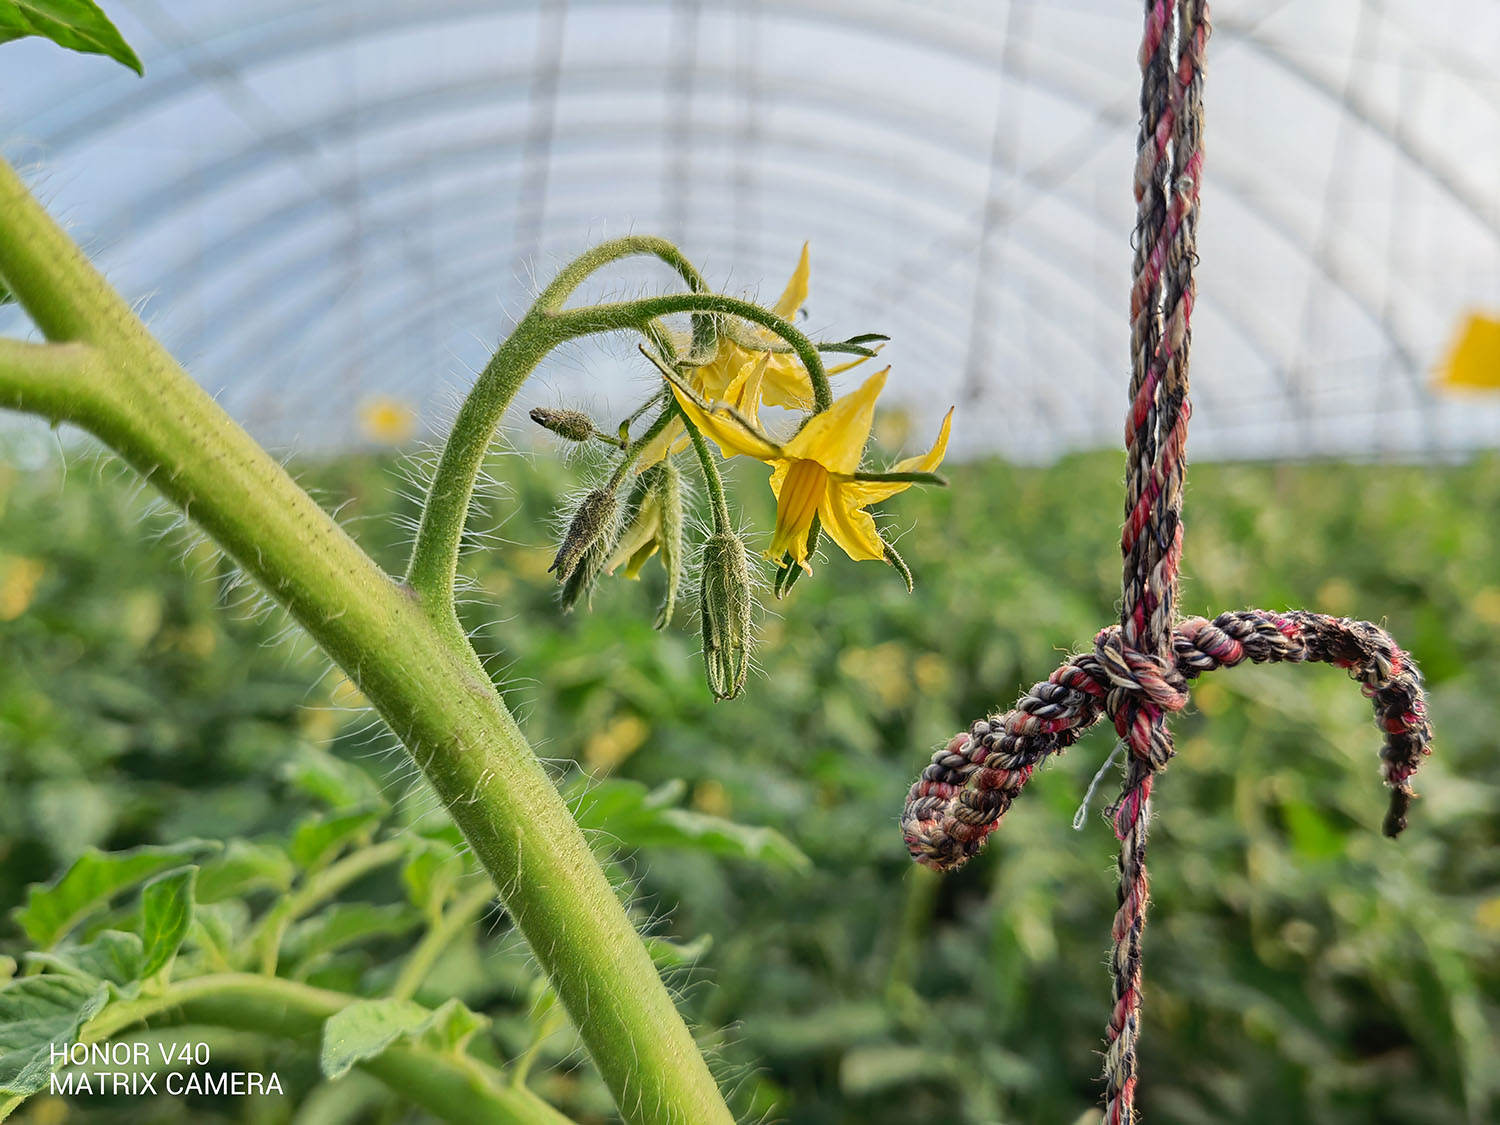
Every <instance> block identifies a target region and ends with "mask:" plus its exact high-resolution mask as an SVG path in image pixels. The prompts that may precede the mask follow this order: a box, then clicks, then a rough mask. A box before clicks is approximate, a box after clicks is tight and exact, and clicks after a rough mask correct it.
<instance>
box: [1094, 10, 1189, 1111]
mask: <svg viewBox="0 0 1500 1125" xmlns="http://www.w3.org/2000/svg"><path fill="white" fill-rule="evenodd" d="M1175 33H1176V34H1175V38H1176V43H1177V48H1178V50H1177V61H1176V65H1175V66H1174V65H1173V61H1172V53H1173V52H1172V47H1173V40H1174V27H1173V19H1172V9H1171V6H1170V4H1169V3H1168V0H1147V4H1146V19H1145V32H1144V36H1143V39H1142V43H1141V127H1140V136H1139V140H1138V151H1137V160H1136V171H1135V195H1136V207H1137V215H1136V232H1135V251H1136V252H1135V283H1134V285H1133V287H1132V290H1131V307H1130V314H1131V395H1130V409H1129V413H1128V415H1127V418H1126V425H1125V447H1126V455H1127V464H1126V508H1125V523H1124V527H1123V529H1122V531H1121V535H1120V551H1121V554H1122V555H1123V557H1124V574H1123V582H1122V596H1121V602H1120V627H1121V644H1122V649H1123V655H1124V658H1125V659H1127V660H1130V661H1131V662H1132V663H1139V664H1140V665H1142V666H1145V667H1150V666H1152V665H1155V666H1156V667H1159V668H1170V667H1171V663H1172V659H1173V653H1172V629H1173V625H1174V622H1175V618H1176V613H1177V585H1178V565H1179V562H1180V560H1181V557H1182V488H1183V472H1184V465H1185V459H1186V447H1187V425H1188V418H1189V416H1190V415H1191V413H1192V408H1191V405H1190V403H1189V399H1188V349H1189V346H1190V343H1191V329H1190V322H1191V317H1192V310H1193V300H1194V297H1195V295H1196V288H1195V285H1194V281H1193V267H1194V265H1195V264H1196V260H1197V259H1196V242H1197V218H1198V184H1199V178H1200V175H1201V169H1202V159H1203V158H1202V148H1201V144H1202V132H1203V108H1202V90H1203V71H1202V59H1203V49H1204V46H1205V44H1206V42H1207V38H1208V21H1207V11H1206V5H1205V3H1204V2H1203V0H1178V3H1177V20H1176V28H1175ZM1169 150H1170V157H1169V155H1168V153H1169ZM1141 658H1145V659H1144V660H1142V659H1141ZM1183 698H1185V697H1183ZM1183 698H1179V697H1177V696H1160V695H1153V694H1151V693H1141V692H1133V693H1131V692H1124V691H1119V690H1116V691H1112V692H1111V693H1110V697H1109V698H1108V699H1107V700H1106V709H1107V710H1108V711H1109V713H1110V714H1111V715H1112V716H1113V717H1114V721H1115V729H1116V731H1117V732H1118V733H1119V735H1120V737H1121V739H1122V740H1123V741H1124V742H1125V745H1126V746H1127V747H1128V748H1129V750H1130V757H1129V761H1128V765H1127V766H1126V770H1125V781H1124V786H1123V788H1122V791H1121V795H1120V799H1119V801H1118V802H1117V803H1116V805H1115V806H1114V808H1113V809H1112V810H1111V811H1112V816H1113V820H1114V827H1115V835H1116V836H1117V837H1118V838H1119V840H1120V856H1119V873H1120V882H1119V892H1118V900H1119V907H1118V909H1117V911H1116V913H1115V919H1114V925H1113V927H1112V929H1111V937H1112V939H1113V947H1112V949H1111V952H1110V973H1111V976H1112V978H1113V997H1114V1005H1113V1007H1112V1009H1111V1011H1110V1017H1109V1026H1108V1029H1107V1033H1106V1034H1107V1041H1108V1049H1107V1051H1106V1053H1105V1062H1104V1080H1105V1121H1106V1122H1107V1125H1131V1122H1133V1121H1134V1120H1135V1108H1134V1105H1135V1086H1136V1070H1137V1063H1136V1043H1137V1039H1138V1037H1139V1033H1140V1009H1141V942H1142V936H1143V934H1144V931H1145V927H1146V907H1147V903H1148V900H1149V897H1150V881H1149V878H1148V876H1147V871H1146V850H1147V848H1146V843H1147V832H1148V829H1149V825H1150V820H1151V785H1152V780H1153V778H1154V776H1155V773H1156V771H1157V770H1158V769H1160V768H1162V767H1163V766H1165V765H1166V764H1167V762H1168V761H1169V760H1170V759H1171V757H1172V754H1173V747H1172V735H1171V731H1170V730H1169V729H1168V727H1167V715H1168V714H1169V713H1170V712H1171V711H1173V710H1176V709H1178V708H1179V707H1181V705H1182V701H1183Z"/></svg>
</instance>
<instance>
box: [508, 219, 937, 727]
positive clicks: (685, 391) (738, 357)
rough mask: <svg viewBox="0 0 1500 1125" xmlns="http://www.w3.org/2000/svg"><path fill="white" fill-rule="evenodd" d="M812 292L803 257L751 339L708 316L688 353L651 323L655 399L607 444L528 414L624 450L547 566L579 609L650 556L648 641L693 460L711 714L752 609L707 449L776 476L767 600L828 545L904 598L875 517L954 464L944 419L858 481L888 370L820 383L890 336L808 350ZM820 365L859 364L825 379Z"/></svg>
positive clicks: (741, 652)
mask: <svg viewBox="0 0 1500 1125" xmlns="http://www.w3.org/2000/svg"><path fill="white" fill-rule="evenodd" d="M807 284H808V255H807V248H806V247H803V250H802V257H801V260H800V261H799V263H798V265H797V269H796V271H795V272H794V273H793V274H792V278H791V280H790V282H788V284H787V287H786V291H785V292H784V293H783V294H782V296H781V299H780V300H778V301H777V302H776V304H775V305H774V306H772V307H771V308H770V309H765V310H757V313H758V321H759V322H758V323H755V324H754V325H753V326H750V327H746V325H745V322H744V320H743V319H740V318H732V317H730V316H728V315H717V314H716V315H702V316H697V317H695V318H694V331H693V334H692V337H691V338H687V339H684V338H681V337H679V336H677V335H675V334H673V333H672V332H670V331H669V330H668V329H666V328H665V327H664V326H663V325H661V324H660V323H653V324H652V325H651V326H650V327H649V328H648V330H647V331H646V332H645V335H646V338H647V341H648V343H647V344H646V345H645V346H643V347H642V349H641V351H642V353H643V354H644V355H645V356H646V358H647V359H649V360H650V361H651V362H652V363H653V364H654V365H655V366H656V368H657V369H658V370H659V372H660V374H661V376H662V379H663V382H664V389H663V391H662V392H660V393H658V394H656V395H653V396H652V397H651V398H650V399H648V401H647V402H646V403H645V404H644V405H643V406H642V407H641V408H640V409H639V410H637V411H636V412H635V413H634V414H633V415H632V416H631V417H630V418H628V419H626V420H625V422H624V423H622V424H621V425H620V426H619V427H618V429H617V430H616V431H615V432H614V433H605V432H603V431H601V430H600V429H599V428H598V427H597V426H595V424H594V423H593V421H592V420H591V419H590V418H589V417H588V416H587V415H585V414H583V413H581V412H579V411H574V410H547V409H537V410H533V411H532V414H531V417H532V420H533V421H535V422H537V423H538V424H539V425H541V426H543V427H545V428H546V429H548V430H550V431H552V432H553V433H555V434H557V435H559V436H560V437H564V438H567V439H568V440H571V441H578V442H589V441H598V442H602V443H604V444H607V445H610V446H613V447H615V448H617V449H619V450H620V451H621V456H620V459H619V461H618V463H617V465H616V467H615V470H614V473H613V475H612V476H611V477H610V479H609V480H608V481H606V482H605V483H604V484H602V485H600V486H599V487H597V488H595V489H593V490H592V491H590V492H589V493H588V494H587V495H586V496H585V497H584V498H583V500H582V501H581V502H580V503H579V505H578V507H577V508H576V509H575V511H574V513H573V516H572V519H571V521H570V523H569V526H568V530H567V532H566V534H565V535H564V537H563V542H562V544H561V546H560V547H559V549H558V552H557V557H556V558H555V559H554V560H553V564H552V570H553V571H554V572H555V573H556V574H557V577H558V579H559V581H561V582H562V584H563V605H564V607H565V608H566V609H571V608H572V607H573V606H574V605H576V604H578V602H579V601H585V602H586V601H587V599H588V598H589V596H590V594H591V592H592V590H593V587H594V584H595V583H596V582H597V581H598V579H599V578H600V576H601V575H605V574H613V573H614V572H615V571H616V570H619V569H621V568H623V572H624V574H625V576H626V577H628V578H635V577H637V576H638V575H639V574H640V571H641V568H642V567H643V566H644V565H645V564H646V562H647V561H649V560H650V559H651V558H652V557H653V556H656V555H659V556H660V558H661V562H662V566H663V568H664V569H665V571H666V575H667V591H666V597H665V601H664V603H663V605H662V608H661V611H660V612H659V614H658V616H657V621H656V624H657V627H658V628H662V627H664V626H665V625H666V624H667V623H668V622H669V621H670V620H671V617H672V611H673V607H674V605H675V603H676V600H677V595H678V589H679V586H680V584H681V578H682V571H683V564H684V554H683V522H684V521H683V504H684V488H683V483H682V477H681V471H680V469H679V467H678V465H677V459H678V455H680V454H683V453H686V452H687V451H688V450H689V449H692V450H693V451H694V454H695V457H694V460H696V462H697V466H698V469H699V471H700V473H701V475H702V477H703V480H704V483H705V485H706V488H707V492H708V496H709V500H710V503H711V507H712V524H711V526H712V531H711V533H710V534H709V535H708V537H707V540H706V542H705V543H704V545H703V548H702V551H701V554H700V557H699V566H700V579H699V611H700V616H701V627H702V634H703V655H704V661H705V664H706V667H707V674H708V682H709V687H710V689H711V690H712V691H713V694H714V695H715V696H716V697H717V698H720V699H730V698H733V697H734V696H735V695H737V694H739V692H740V690H741V689H742V688H743V686H744V683H745V679H746V676H747V674H748V670H749V667H750V652H751V631H752V630H751V609H752V604H753V598H752V592H751V576H750V565H749V558H748V555H747V552H746V548H745V544H744V542H743V540H742V539H741V538H740V536H739V534H738V533H737V532H736V531H735V530H734V529H733V526H732V523H731V520H730V515H729V509H728V501H727V498H726V496H725V491H724V482H723V478H722V476H721V475H720V472H719V469H718V464H717V461H716V459H715V458H714V456H713V453H712V451H711V449H710V445H709V443H712V445H713V446H716V447H717V448H718V451H719V453H720V454H722V456H723V458H725V459H728V458H732V457H749V458H753V459H754V460H757V461H760V462H763V463H764V464H766V465H769V466H770V467H771V476H770V486H771V492H772V493H773V494H774V496H775V498H776V523H775V527H774V529H773V530H772V533H771V539H770V545H769V547H768V548H767V549H766V550H765V552H764V556H765V558H767V559H769V560H770V561H771V562H773V563H774V564H776V566H777V572H776V577H775V582H774V586H773V588H774V591H775V594H776V596H777V597H778V598H779V597H782V596H783V595H785V594H786V592H787V591H788V590H790V588H791V586H792V585H793V583H795V581H796V580H797V578H798V577H799V576H800V575H802V574H811V573H812V560H813V558H814V557H815V554H816V551H817V547H818V542H819V537H820V535H821V534H822V533H823V532H825V531H826V532H827V534H828V536H829V538H830V539H832V540H833V542H834V543H835V544H837V545H838V547H839V548H840V549H841V550H843V552H844V553H845V554H847V555H848V556H849V557H850V558H851V559H856V560H864V559H869V560H883V561H885V562H887V563H889V564H891V565H893V566H895V567H896V568H897V569H898V570H899V571H900V573H901V575H902V577H903V578H904V579H905V580H906V583H907V585H908V587H910V585H911V572H910V570H909V569H908V568H907V567H906V564H905V563H904V562H903V561H902V559H901V557H900V555H899V554H897V553H896V551H895V549H894V548H893V547H892V546H891V545H890V544H889V543H887V542H886V541H885V540H884V539H883V538H882V537H881V535H880V532H879V530H878V528H877V527H876V524H875V520H874V518H873V516H872V515H871V514H870V512H869V511H868V509H869V508H870V506H871V505H874V504H878V503H879V502H881V501H882V500H886V499H889V498H890V497H892V496H894V495H896V494H897V493H899V492H902V491H904V490H905V489H907V488H910V487H911V486H912V485H913V484H922V483H927V484H942V483H944V482H943V480H942V478H941V477H939V476H938V475H937V473H936V470H937V468H938V466H939V465H940V464H941V463H942V460H943V455H944V453H945V452H946V450H947V446H948V435H949V430H950V427H951V425H952V419H953V411H952V410H949V411H948V413H947V415H946V416H945V417H944V419H943V423H942V427H941V429H940V430H939V432H938V436H937V439H936V441H934V442H933V444H932V448H931V449H929V450H928V451H927V452H926V453H925V454H922V455H921V456H918V457H910V458H907V459H906V460H904V461H900V462H898V463H897V464H896V465H894V466H892V467H891V468H890V469H889V470H886V471H883V472H877V471H870V470H866V469H864V468H862V467H861V466H862V461H863V459H864V452H865V446H866V445H867V444H868V442H869V439H870V431H871V429H872V428H873V426H874V421H875V403H876V399H877V398H878V397H879V395H880V392H881V390H882V389H883V388H884V387H885V382H886V377H887V375H888V373H889V370H890V369H889V368H886V369H884V370H881V371H877V372H875V373H874V374H872V375H870V376H868V377H867V378H866V379H865V380H864V381H863V383H861V385H860V386H859V387H857V388H856V389H854V390H852V391H850V392H848V393H847V394H844V395H842V396H841V397H839V398H837V399H833V398H832V395H831V393H830V392H829V390H828V384H827V376H828V375H836V374H839V373H841V372H844V371H847V370H849V369H851V368H853V367H856V366H858V365H860V364H862V363H864V362H866V361H867V360H868V359H870V358H872V357H873V356H874V355H875V354H876V351H877V348H878V345H879V343H880V342H881V341H883V339H884V337H880V336H860V337H855V338H853V339H850V340H844V341H841V342H839V343H835V344H819V345H812V344H811V343H810V342H808V341H806V339H805V337H802V336H801V334H800V333H799V332H797V330H796V329H795V328H794V327H793V326H792V324H791V320H792V318H794V317H795V316H796V314H797V312H798V310H799V309H800V308H801V307H802V305H803V303H804V302H805V301H806V299H807ZM799 345H800V346H799ZM823 352H830V353H843V354H845V355H852V356H853V357H854V358H853V359H852V360H850V361H848V362H845V363H842V364H841V365H839V366H835V367H832V368H828V369H824V368H823V366H822V363H821V358H820V355H819V353H823ZM765 406H770V407H780V408H783V409H785V410H788V411H790V412H793V413H794V415H800V418H798V419H797V421H796V422H795V424H793V425H791V426H789V428H788V429H789V432H788V433H787V434H786V436H785V437H778V436H776V435H775V434H774V433H773V431H772V429H771V428H770V427H768V426H767V425H766V424H765V423H764V422H763V421H762V419H761V408H762V407H765ZM653 412H654V417H653V418H652V420H651V421H650V422H649V423H648V424H647V425H646V428H645V430H644V431H643V432H642V434H641V436H639V437H635V438H632V436H631V430H632V427H633V426H635V425H636V423H637V422H639V421H640V420H641V419H643V418H646V417H647V416H649V415H653ZM627 482H629V483H628V486H627ZM622 493H623V494H624V498H623V500H622V499H621V494H622Z"/></svg>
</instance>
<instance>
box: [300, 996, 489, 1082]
mask: <svg viewBox="0 0 1500 1125" xmlns="http://www.w3.org/2000/svg"><path fill="white" fill-rule="evenodd" d="M488 1022H489V1021H488V1020H487V1019H486V1018H485V1017H484V1016H481V1015H478V1014H477V1013H475V1012H471V1011H470V1010H469V1009H468V1008H466V1007H465V1006H464V1005H463V1003H462V1002H461V1001H459V1000H449V1001H447V1002H446V1003H444V1004H443V1006H442V1007H440V1008H438V1009H436V1010H435V1011H434V1010H429V1009H427V1008H424V1007H422V1006H421V1005H420V1004H414V1003H412V1002H411V1001H409V1000H356V1001H355V1002H354V1003H353V1004H350V1005H349V1006H348V1007H347V1008H344V1009H342V1010H341V1011H338V1012H335V1013H334V1014H333V1015H332V1016H330V1017H329V1018H328V1022H327V1023H325V1024H324V1025H323V1050H322V1054H321V1055H320V1057H319V1060H318V1062H319V1065H320V1066H321V1067H322V1068H323V1074H324V1076H325V1077H327V1078H340V1077H342V1076H343V1075H345V1074H347V1073H349V1069H350V1068H351V1067H353V1066H354V1065H355V1064H356V1063H362V1062H368V1061H369V1060H370V1059H373V1058H377V1057H379V1056H380V1055H381V1054H382V1053H383V1052H384V1051H385V1050H386V1049H387V1048H388V1047H390V1046H392V1045H393V1044H396V1043H403V1044H419V1045H421V1046H424V1047H430V1048H432V1049H434V1050H438V1051H458V1050H461V1049H462V1048H463V1046H464V1044H466V1043H467V1042H468V1041H469V1039H470V1037H472V1036H473V1034H474V1033H475V1032H476V1031H478V1030H479V1029H480V1028H482V1027H484V1026H485V1025H486V1024H487V1023H488Z"/></svg>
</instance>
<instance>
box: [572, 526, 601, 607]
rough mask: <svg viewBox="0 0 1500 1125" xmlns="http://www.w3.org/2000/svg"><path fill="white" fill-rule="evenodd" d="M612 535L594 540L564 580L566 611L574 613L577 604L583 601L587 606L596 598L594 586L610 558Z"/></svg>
mask: <svg viewBox="0 0 1500 1125" xmlns="http://www.w3.org/2000/svg"><path fill="white" fill-rule="evenodd" d="M610 538H611V537H610V536H608V535H605V536H601V537H599V538H598V539H596V540H594V542H592V543H591V544H589V547H588V549H587V550H586V551H584V552H583V557H582V558H581V559H579V560H578V564H577V565H576V566H575V567H573V570H572V572H571V573H570V574H569V575H568V577H567V578H566V579H564V581H563V588H562V609H563V612H564V613H572V612H573V609H574V607H575V606H577V605H578V603H579V602H580V601H581V602H583V604H584V607H585V608H587V606H588V605H589V603H590V602H591V601H592V600H593V598H594V587H595V586H596V585H598V583H599V575H601V574H603V573H604V563H605V560H606V559H608V558H609V549H610Z"/></svg>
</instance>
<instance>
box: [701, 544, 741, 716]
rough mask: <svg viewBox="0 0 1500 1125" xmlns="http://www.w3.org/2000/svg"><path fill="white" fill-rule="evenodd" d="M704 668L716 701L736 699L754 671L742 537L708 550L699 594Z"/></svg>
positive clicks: (712, 546) (705, 550)
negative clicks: (751, 670)
mask: <svg viewBox="0 0 1500 1125" xmlns="http://www.w3.org/2000/svg"><path fill="white" fill-rule="evenodd" d="M699 607H700V609H701V611H702V614H703V663H704V665H705V666H706V668H707V670H708V687H709V690H710V691H712V692H713V693H714V697H715V698H716V699H733V698H734V697H735V696H736V695H738V694H739V693H740V689H741V688H743V687H744V686H745V677H746V675H747V674H748V673H749V671H750V643H751V640H750V566H749V562H748V560H747V559H746V557H745V544H744V543H742V542H741V541H740V538H739V536H738V535H734V534H732V533H730V532H725V531H719V532H715V533H714V534H713V535H711V536H709V539H708V542H707V543H705V544H704V545H703V577H702V585H701V587H700V590H699Z"/></svg>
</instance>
